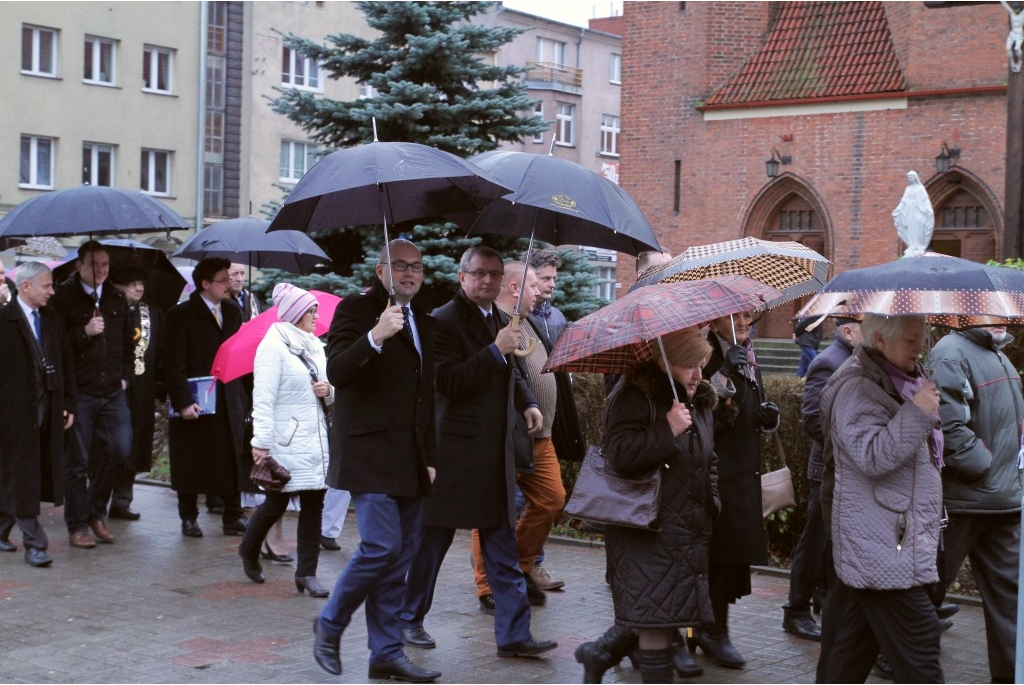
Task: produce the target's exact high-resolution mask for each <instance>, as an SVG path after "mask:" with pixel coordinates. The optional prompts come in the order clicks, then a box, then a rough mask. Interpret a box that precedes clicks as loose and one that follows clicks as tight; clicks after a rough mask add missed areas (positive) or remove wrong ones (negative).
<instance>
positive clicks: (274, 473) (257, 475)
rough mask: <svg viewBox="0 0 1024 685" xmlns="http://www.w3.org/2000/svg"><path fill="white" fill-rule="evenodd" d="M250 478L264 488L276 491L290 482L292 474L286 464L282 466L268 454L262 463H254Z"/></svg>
mask: <svg viewBox="0 0 1024 685" xmlns="http://www.w3.org/2000/svg"><path fill="white" fill-rule="evenodd" d="M249 479H250V480H252V482H253V483H255V484H256V485H258V486H259V487H261V488H263V489H264V490H270V491H272V492H276V491H278V490H280V489H281V488H283V487H284V486H285V485H287V484H288V481H290V480H291V479H292V474H291V472H290V471H288V469H286V468H285V467H284V466H281V464H279V463H278V462H277V460H276V459H274V458H273V457H271V456H270V455H267V458H266V459H264V460H263V463H262V464H255V463H254V464H253V465H252V472H251V473H250V474H249Z"/></svg>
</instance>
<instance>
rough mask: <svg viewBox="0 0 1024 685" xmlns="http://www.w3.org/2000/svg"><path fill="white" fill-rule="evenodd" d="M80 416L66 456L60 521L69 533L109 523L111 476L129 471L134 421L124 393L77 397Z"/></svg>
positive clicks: (120, 391)
mask: <svg viewBox="0 0 1024 685" xmlns="http://www.w3.org/2000/svg"><path fill="white" fill-rule="evenodd" d="M77 399H78V413H76V414H75V423H74V426H73V429H74V430H72V434H71V436H70V439H69V445H68V449H67V450H65V454H64V521H65V523H67V526H68V532H69V533H76V532H78V531H83V530H86V529H87V528H88V526H89V522H90V521H96V520H99V521H103V520H105V519H106V517H107V502H109V501H110V493H111V492H112V491H113V489H114V477H115V474H117V473H120V472H121V471H122V470H124V469H125V468H126V467H127V465H128V455H129V453H130V452H131V449H132V418H131V412H129V410H128V401H127V400H126V398H125V394H124V391H123V390H120V389H118V390H116V391H115V392H112V393H109V394H107V395H88V394H84V393H83V394H79V395H78V398H77Z"/></svg>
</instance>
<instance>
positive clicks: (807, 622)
mask: <svg viewBox="0 0 1024 685" xmlns="http://www.w3.org/2000/svg"><path fill="white" fill-rule="evenodd" d="M782 610H783V611H784V612H785V618H784V619H783V620H782V629H783V630H785V631H786V632H787V633H789V634H790V635H796V636H797V637H799V638H801V639H803V640H812V641H814V642H821V627H820V626H818V623H817V621H815V620H814V617H813V616H811V609H810V607H808V608H807V609H791V608H789V607H782Z"/></svg>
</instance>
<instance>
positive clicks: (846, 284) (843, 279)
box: [797, 252, 1024, 329]
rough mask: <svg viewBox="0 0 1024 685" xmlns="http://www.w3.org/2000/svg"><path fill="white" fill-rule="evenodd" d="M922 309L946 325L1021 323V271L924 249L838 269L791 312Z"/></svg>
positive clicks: (932, 321)
mask: <svg viewBox="0 0 1024 685" xmlns="http://www.w3.org/2000/svg"><path fill="white" fill-rule="evenodd" d="M864 314H881V315H883V316H900V315H904V314H923V315H924V317H925V319H926V320H927V321H928V323H929V324H931V325H934V326H945V327H947V328H958V329H959V328H969V327H971V326H1000V325H1015V324H1018V325H1019V324H1022V323H1024V272H1022V271H1019V270H1017V269H1009V268H1006V267H999V266H988V265H985V264H979V263H978V262H972V261H970V260H967V259H960V258H959V257H950V256H948V255H942V254H937V253H935V252H926V253H925V254H923V255H919V256H916V257H904V258H902V259H898V260H896V261H894V262H889V263H888V264H880V265H879V266H871V267H867V268H864V269H852V270H850V271H844V272H843V273H841V274H839V275H838V276H836V277H835V278H833V279H832V280H831V281H829V282H828V283H827V284H826V285H825V287H824V288H823V289H822V291H821V292H820V293H818V294H817V295H815V296H814V297H812V298H811V299H810V301H808V302H807V304H806V305H805V306H804V308H803V309H801V310H800V313H799V314H797V317H804V316H819V317H826V316H862V315H864Z"/></svg>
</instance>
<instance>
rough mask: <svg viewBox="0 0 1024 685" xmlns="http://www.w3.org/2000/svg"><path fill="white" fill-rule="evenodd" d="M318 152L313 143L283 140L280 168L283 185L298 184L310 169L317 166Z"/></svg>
mask: <svg viewBox="0 0 1024 685" xmlns="http://www.w3.org/2000/svg"><path fill="white" fill-rule="evenodd" d="M317 151H318V150H317V147H316V145H314V144H313V143H307V142H304V141H301V140H282V141H281V160H280V164H279V166H278V171H279V174H280V181H281V183H298V182H299V179H301V178H302V177H303V176H304V175H305V173H306V172H307V171H309V169H310V167H312V166H313V165H314V164H316V161H317V157H316V155H317ZM300 165H301V166H300Z"/></svg>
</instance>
